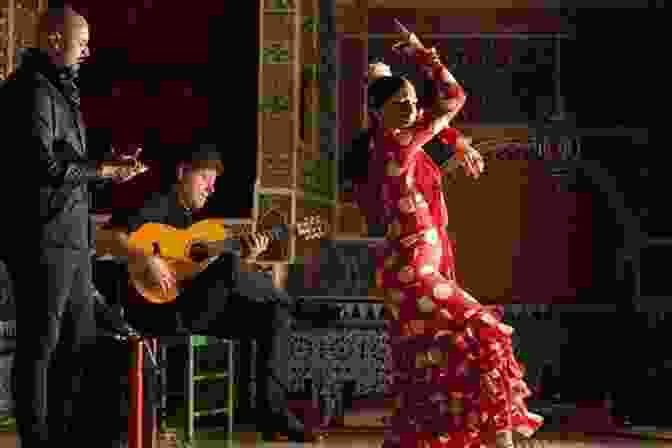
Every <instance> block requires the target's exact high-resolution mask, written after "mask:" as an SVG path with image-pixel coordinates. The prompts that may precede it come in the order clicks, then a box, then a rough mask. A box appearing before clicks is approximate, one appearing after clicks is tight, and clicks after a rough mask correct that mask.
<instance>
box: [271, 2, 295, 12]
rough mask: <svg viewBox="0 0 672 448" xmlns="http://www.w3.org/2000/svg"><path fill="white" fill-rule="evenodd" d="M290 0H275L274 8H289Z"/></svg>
mask: <svg viewBox="0 0 672 448" xmlns="http://www.w3.org/2000/svg"><path fill="white" fill-rule="evenodd" d="M289 9H291V8H290V5H289V0H275V1H274V2H273V10H289Z"/></svg>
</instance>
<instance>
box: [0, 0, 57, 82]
mask: <svg viewBox="0 0 672 448" xmlns="http://www.w3.org/2000/svg"><path fill="white" fill-rule="evenodd" d="M46 8H47V1H46V0H0V80H3V79H6V78H7V76H8V75H9V74H10V73H11V72H12V71H13V70H14V69H15V64H16V61H15V56H16V50H17V49H20V48H30V47H35V46H36V45H37V21H38V17H39V14H40V12H41V11H43V10H45V9H46Z"/></svg>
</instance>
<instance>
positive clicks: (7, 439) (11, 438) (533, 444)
mask: <svg viewBox="0 0 672 448" xmlns="http://www.w3.org/2000/svg"><path fill="white" fill-rule="evenodd" d="M235 438H236V439H237V440H236V441H234V442H232V443H231V444H230V445H229V448H247V447H249V448H253V447H260V446H268V447H277V448H281V447H287V448H290V447H295V448H296V447H303V446H306V447H308V446H322V447H328V448H339V447H343V448H346V447H348V448H379V447H380V446H381V444H382V441H383V434H382V432H380V431H371V430H369V431H347V430H337V431H333V432H332V433H330V434H329V437H328V438H327V440H325V441H324V442H323V443H321V444H318V445H311V444H301V443H262V442H260V441H258V438H257V434H256V433H251V432H250V433H248V432H241V433H236V437H235ZM91 446H92V447H93V446H97V444H96V441H95V439H92V441H91ZM177 446H178V447H179V446H180V445H177ZM518 446H519V448H593V447H595V448H598V447H599V448H643V447H652V448H653V447H656V448H664V447H670V448H672V440H669V441H667V440H641V439H635V438H622V437H612V436H589V435H582V434H572V433H562V434H559V433H552V432H548V433H540V434H539V436H538V437H537V440H534V441H527V442H524V443H521V444H519V445H518ZM10 447H11V448H15V447H16V435H15V434H10V433H4V434H2V433H0V448H10ZM175 447H176V445H175V444H174V443H171V442H168V441H165V442H162V443H161V444H160V445H159V446H158V447H156V448H175ZM225 447H226V444H225V442H224V441H223V440H221V439H220V440H217V439H210V440H199V441H198V442H197V443H196V445H195V447H194V448H225Z"/></svg>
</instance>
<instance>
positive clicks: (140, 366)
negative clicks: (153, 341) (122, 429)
mask: <svg viewBox="0 0 672 448" xmlns="http://www.w3.org/2000/svg"><path fill="white" fill-rule="evenodd" d="M128 345H129V352H130V356H131V365H130V367H129V371H128V385H129V389H130V393H129V405H130V409H129V413H128V448H143V436H142V426H143V414H144V412H143V411H144V409H143V394H144V390H143V386H144V384H143V377H142V374H143V370H144V362H143V361H144V353H143V350H142V339H141V338H137V337H131V338H129V339H128Z"/></svg>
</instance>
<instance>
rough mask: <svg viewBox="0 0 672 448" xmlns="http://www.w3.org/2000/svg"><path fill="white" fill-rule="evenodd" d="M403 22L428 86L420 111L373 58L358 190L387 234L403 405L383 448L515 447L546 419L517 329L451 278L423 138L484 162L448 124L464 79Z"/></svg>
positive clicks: (396, 386) (379, 277) (406, 50)
mask: <svg viewBox="0 0 672 448" xmlns="http://www.w3.org/2000/svg"><path fill="white" fill-rule="evenodd" d="M397 27H398V28H399V32H400V34H401V41H400V42H399V43H397V44H395V46H394V50H395V51H397V52H401V53H403V54H406V55H407V56H410V57H412V58H413V59H414V60H415V62H416V64H417V66H418V68H419V69H420V71H421V72H422V73H423V74H424V75H425V77H426V78H427V79H428V81H431V83H432V85H433V88H432V89H431V90H432V95H431V96H432V98H430V100H431V108H428V110H425V111H423V110H421V109H419V108H418V98H417V96H416V91H415V88H414V86H413V84H412V83H411V82H409V81H408V80H407V79H406V78H404V77H403V76H393V75H392V73H391V71H390V69H389V67H388V66H386V65H384V64H382V63H378V64H373V65H371V66H370V67H369V73H368V74H369V80H370V81H369V82H370V84H369V87H368V96H369V104H370V127H369V129H368V132H367V133H366V134H365V135H366V136H367V137H368V141H367V146H368V171H367V173H366V176H365V178H362V179H359V180H357V179H356V180H355V184H356V185H355V186H356V190H355V193H356V197H357V201H358V203H359V205H360V208H361V209H362V210H364V211H365V213H366V215H367V216H366V218H367V221H368V223H369V225H370V226H374V227H375V226H376V225H379V226H380V225H382V226H384V228H385V229H386V231H387V233H386V235H385V238H386V240H387V243H386V245H385V249H384V251H383V254H382V256H381V257H380V258H379V260H378V263H377V269H376V284H377V287H378V288H381V289H382V290H383V291H384V293H385V302H386V303H385V310H386V316H387V319H389V321H390V326H389V330H390V341H391V350H392V362H393V368H392V371H393V375H392V381H391V383H392V385H391V390H390V391H391V392H392V394H393V395H394V396H395V399H396V409H395V413H394V416H393V417H392V419H391V422H390V423H391V425H390V426H391V428H392V429H391V430H390V431H389V432H388V433H387V434H386V437H385V443H384V445H383V447H384V448H396V447H400V448H438V447H441V448H476V447H479V448H481V447H486V446H487V447H496V448H511V447H513V432H517V433H520V434H521V435H522V436H525V437H530V436H531V435H532V434H533V433H534V432H535V431H536V430H537V429H538V428H539V427H540V426H541V425H542V422H543V419H542V417H540V416H537V415H535V414H532V413H530V412H528V411H527V408H526V406H525V403H524V399H525V398H527V397H528V396H529V395H530V391H529V389H528V388H527V386H526V384H525V383H524V381H523V369H522V367H521V366H520V365H519V364H518V362H517V361H516V359H515V358H514V355H513V351H512V347H511V334H512V333H513V329H512V328H511V327H509V326H508V325H505V324H503V323H501V320H500V319H501V313H499V312H498V309H497V308H492V307H486V306H484V305H481V304H480V303H479V302H478V301H477V300H476V299H474V298H473V297H471V296H470V295H469V294H468V293H467V292H466V291H465V290H464V289H463V288H462V287H461V286H460V285H459V284H458V283H457V282H456V279H455V261H454V257H453V252H452V248H451V243H450V241H449V239H448V237H447V234H446V231H445V226H446V224H447V211H446V206H445V202H444V198H443V192H442V188H441V172H440V170H439V168H438V167H437V166H436V164H435V163H434V162H433V161H432V159H431V158H430V157H429V156H428V155H427V153H425V151H424V150H423V145H424V144H426V143H427V142H429V141H430V140H432V139H433V138H435V137H438V138H439V139H440V140H441V142H443V143H444V144H446V145H450V146H452V147H453V148H454V157H457V158H458V160H459V161H460V163H461V164H462V165H463V166H464V168H465V170H466V172H467V174H468V175H471V176H474V177H478V176H479V175H480V174H481V173H482V171H483V168H484V163H483V159H482V157H481V156H480V154H479V153H478V151H477V150H476V149H474V148H473V147H472V146H471V145H470V140H469V139H468V138H466V137H464V136H463V135H461V134H460V133H459V132H458V131H457V130H456V129H454V128H451V127H450V121H451V120H452V119H453V118H454V117H455V115H456V114H457V113H458V112H459V111H460V109H461V108H462V106H463V105H464V102H465V99H466V97H465V94H464V91H463V89H462V87H461V86H460V85H459V84H458V82H457V81H456V80H455V78H453V76H452V75H451V74H450V72H449V71H448V70H447V69H446V67H445V66H444V65H443V64H442V63H441V60H440V58H439V55H438V54H437V52H436V50H435V49H434V48H431V49H428V48H425V47H424V46H423V45H422V43H421V42H420V40H419V39H418V37H417V36H416V35H414V34H413V33H410V32H409V31H408V30H406V29H405V28H404V27H403V25H401V24H399V23H398V22H397ZM429 109H431V110H429ZM362 150H363V151H366V149H364V148H362Z"/></svg>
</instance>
